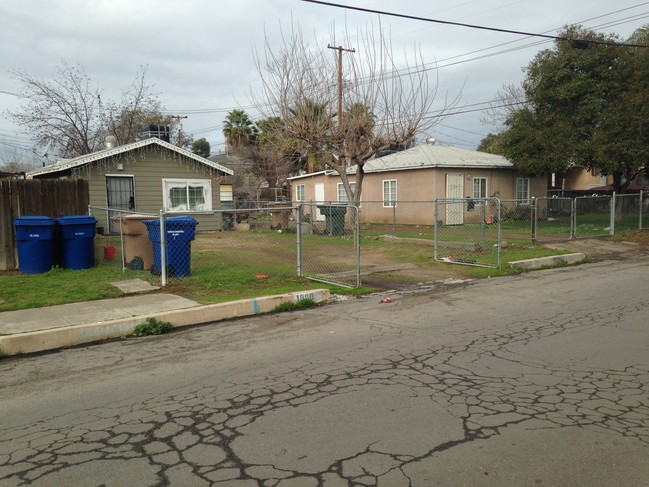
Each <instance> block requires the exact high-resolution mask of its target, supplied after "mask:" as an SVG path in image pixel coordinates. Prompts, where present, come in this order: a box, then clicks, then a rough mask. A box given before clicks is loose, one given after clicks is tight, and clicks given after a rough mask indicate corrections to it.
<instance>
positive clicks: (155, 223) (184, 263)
mask: <svg viewBox="0 0 649 487" xmlns="http://www.w3.org/2000/svg"><path fill="white" fill-rule="evenodd" d="M142 223H144V224H145V225H146V228H147V231H148V232H149V240H151V243H152V245H153V267H152V268H151V272H153V273H154V274H160V272H161V270H162V253H161V250H160V220H143V221H142ZM196 225H198V222H197V221H196V220H195V219H193V218H192V217H190V216H178V217H173V218H167V220H166V221H165V241H166V247H165V262H166V267H167V276H168V277H185V276H188V275H189V273H190V269H191V256H192V248H191V245H192V240H194V237H195V235H196Z"/></svg>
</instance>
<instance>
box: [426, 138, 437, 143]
mask: <svg viewBox="0 0 649 487" xmlns="http://www.w3.org/2000/svg"><path fill="white" fill-rule="evenodd" d="M426 143H427V144H428V145H435V144H436V143H437V140H435V137H428V138H427V139H426Z"/></svg>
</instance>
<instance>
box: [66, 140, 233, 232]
mask: <svg viewBox="0 0 649 487" xmlns="http://www.w3.org/2000/svg"><path fill="white" fill-rule="evenodd" d="M165 152H167V151H165V150H164V149H159V148H155V147H154V148H146V149H140V150H136V151H134V152H133V153H126V154H120V155H118V156H114V157H111V158H108V159H102V160H99V161H94V162H91V163H89V164H88V165H86V166H83V167H79V168H74V169H72V174H71V177H73V178H79V179H87V180H88V183H89V193H90V204H91V205H92V206H99V207H107V205H108V201H107V192H106V176H107V175H112V176H132V177H133V178H134V190H135V211H140V212H144V213H155V214H158V213H159V212H160V209H162V208H163V206H164V203H163V194H162V180H163V179H210V180H211V181H212V185H211V186H212V209H213V210H219V209H220V199H221V198H220V185H219V177H218V175H217V171H216V170H215V169H213V170H209V168H207V167H205V168H203V167H201V166H200V163H198V162H196V161H193V160H191V159H188V158H185V157H182V156H179V155H176V156H171V155H169V154H168V153H165ZM118 164H122V165H123V169H122V170H119V169H118ZM178 215H179V216H180V215H181V214H180V213H179V214H178ZM182 215H188V216H192V217H193V218H195V219H196V220H197V221H198V227H197V229H196V230H197V231H199V232H203V231H215V230H221V229H222V225H223V223H222V222H223V220H222V218H221V214H220V213H218V212H217V213H211V214H197V213H191V212H188V213H182ZM93 216H95V218H97V226H98V227H103V228H105V229H108V215H107V212H104V211H96V212H93Z"/></svg>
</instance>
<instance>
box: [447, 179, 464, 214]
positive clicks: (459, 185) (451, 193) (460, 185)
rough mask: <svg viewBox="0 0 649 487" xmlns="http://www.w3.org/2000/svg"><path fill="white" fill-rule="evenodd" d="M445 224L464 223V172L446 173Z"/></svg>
mask: <svg viewBox="0 0 649 487" xmlns="http://www.w3.org/2000/svg"><path fill="white" fill-rule="evenodd" d="M446 198H447V199H449V200H457V201H447V202H446V224H447V225H462V224H463V223H464V201H460V200H464V174H447V175H446Z"/></svg>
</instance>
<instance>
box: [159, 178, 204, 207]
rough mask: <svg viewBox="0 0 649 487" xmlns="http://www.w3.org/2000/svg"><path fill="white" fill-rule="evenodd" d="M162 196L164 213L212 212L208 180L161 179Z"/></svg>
mask: <svg viewBox="0 0 649 487" xmlns="http://www.w3.org/2000/svg"><path fill="white" fill-rule="evenodd" d="M162 194H163V198H164V209H165V210H166V211H169V212H187V211H212V181H211V180H209V179H163V180H162Z"/></svg>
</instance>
